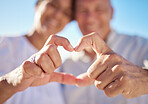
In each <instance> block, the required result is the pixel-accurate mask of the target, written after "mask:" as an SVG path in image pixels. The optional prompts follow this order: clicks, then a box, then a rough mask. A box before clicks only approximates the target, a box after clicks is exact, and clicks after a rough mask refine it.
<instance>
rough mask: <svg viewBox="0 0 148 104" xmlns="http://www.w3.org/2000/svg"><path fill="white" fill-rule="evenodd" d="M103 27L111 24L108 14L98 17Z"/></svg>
mask: <svg viewBox="0 0 148 104" xmlns="http://www.w3.org/2000/svg"><path fill="white" fill-rule="evenodd" d="M98 20H99V22H100V25H101V27H106V26H108V25H109V24H110V17H109V16H108V15H106V14H103V15H100V16H99V17H98Z"/></svg>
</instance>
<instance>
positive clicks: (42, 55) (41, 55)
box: [36, 53, 46, 64]
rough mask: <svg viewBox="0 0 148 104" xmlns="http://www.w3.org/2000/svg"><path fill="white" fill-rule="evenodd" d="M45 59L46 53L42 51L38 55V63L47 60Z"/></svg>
mask: <svg viewBox="0 0 148 104" xmlns="http://www.w3.org/2000/svg"><path fill="white" fill-rule="evenodd" d="M45 59H46V54H45V53H42V54H40V55H38V56H37V57H36V63H37V64H41V63H43V62H44V61H45Z"/></svg>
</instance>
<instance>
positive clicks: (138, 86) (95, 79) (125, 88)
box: [75, 0, 148, 98]
mask: <svg viewBox="0 0 148 104" xmlns="http://www.w3.org/2000/svg"><path fill="white" fill-rule="evenodd" d="M112 17H113V8H112V6H111V3H110V0H77V3H76V18H75V19H76V20H77V22H78V24H79V27H80V30H81V31H82V33H83V35H84V36H83V37H82V38H81V39H80V41H79V43H78V45H77V46H76V47H75V51H77V52H80V51H82V50H84V51H85V53H86V55H88V56H90V57H91V59H92V60H94V58H95V56H97V57H96V60H95V61H94V62H93V64H92V65H91V66H90V67H89V68H88V70H87V73H83V74H81V75H79V76H78V78H79V79H81V80H78V81H77V85H78V86H88V85H92V84H94V85H95V86H96V88H98V89H100V90H103V91H104V92H105V94H106V95H107V96H109V97H115V96H117V95H119V94H122V95H123V96H125V97H126V98H135V97H138V96H141V95H143V94H147V93H148V90H147V87H148V72H147V71H146V70H143V69H142V68H141V67H139V66H136V65H134V64H132V63H130V62H128V61H127V60H126V59H124V58H123V57H121V56H119V55H118V54H116V53H115V52H113V51H112V50H111V49H110V48H109V47H108V46H107V45H106V43H105V41H106V39H107V37H108V35H109V33H110V32H111V27H110V22H111V19H112Z"/></svg>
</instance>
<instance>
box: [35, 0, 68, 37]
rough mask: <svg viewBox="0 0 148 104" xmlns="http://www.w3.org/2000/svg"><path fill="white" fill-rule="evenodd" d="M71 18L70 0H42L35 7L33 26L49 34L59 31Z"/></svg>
mask: <svg viewBox="0 0 148 104" xmlns="http://www.w3.org/2000/svg"><path fill="white" fill-rule="evenodd" d="M70 20H71V0H44V1H42V2H41V3H40V4H39V5H38V6H37V7H36V14H35V27H36V30H37V31H38V33H39V34H42V35H46V36H49V35H51V34H54V33H57V32H59V31H61V30H62V29H63V28H64V26H65V25H66V24H67V23H68V22H69V21H70Z"/></svg>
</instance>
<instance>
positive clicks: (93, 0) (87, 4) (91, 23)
mask: <svg viewBox="0 0 148 104" xmlns="http://www.w3.org/2000/svg"><path fill="white" fill-rule="evenodd" d="M112 14H113V9H112V7H111V4H110V0H77V1H76V20H77V22H78V24H79V27H80V30H81V31H82V33H83V34H84V35H86V34H89V33H91V32H98V33H99V34H100V35H101V37H102V38H103V39H106V37H107V35H108V34H109V32H110V20H111V19H112Z"/></svg>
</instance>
